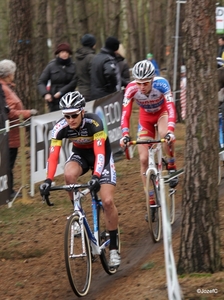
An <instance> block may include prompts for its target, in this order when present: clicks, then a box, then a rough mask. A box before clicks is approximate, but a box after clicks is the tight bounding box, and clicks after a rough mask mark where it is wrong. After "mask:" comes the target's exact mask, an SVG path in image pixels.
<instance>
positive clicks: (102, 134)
mask: <svg viewBox="0 0 224 300" xmlns="http://www.w3.org/2000/svg"><path fill="white" fill-rule="evenodd" d="M106 137H107V135H106V133H105V132H104V131H99V132H96V133H94V140H98V139H104V140H105V139H106Z"/></svg>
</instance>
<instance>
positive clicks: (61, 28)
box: [53, 0, 69, 47]
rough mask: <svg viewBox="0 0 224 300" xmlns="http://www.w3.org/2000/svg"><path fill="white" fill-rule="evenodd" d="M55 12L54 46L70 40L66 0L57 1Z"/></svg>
mask: <svg viewBox="0 0 224 300" xmlns="http://www.w3.org/2000/svg"><path fill="white" fill-rule="evenodd" d="M55 4H56V6H55V14H54V31H53V45H54V47H55V46H56V45H58V44H59V43H62V42H69V32H68V18H67V11H66V4H65V1H64V0H57V1H55Z"/></svg>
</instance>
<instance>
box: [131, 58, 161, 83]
mask: <svg viewBox="0 0 224 300" xmlns="http://www.w3.org/2000/svg"><path fill="white" fill-rule="evenodd" d="M132 75H133V77H134V79H135V80H144V79H152V78H153V76H154V75H155V67H154V66H153V64H152V63H151V61H149V60H142V61H139V62H137V63H136V64H135V65H134V67H133V69H132Z"/></svg>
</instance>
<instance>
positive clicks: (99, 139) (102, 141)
mask: <svg viewBox="0 0 224 300" xmlns="http://www.w3.org/2000/svg"><path fill="white" fill-rule="evenodd" d="M106 138H107V134H106V132H105V131H104V130H103V128H102V130H100V131H98V132H96V133H94V135H93V151H94V155H95V163H94V168H93V175H96V176H97V177H99V178H100V176H101V173H102V172H103V169H104V165H105V153H106V149H105V147H106Z"/></svg>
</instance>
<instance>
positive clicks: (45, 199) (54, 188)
mask: <svg viewBox="0 0 224 300" xmlns="http://www.w3.org/2000/svg"><path fill="white" fill-rule="evenodd" d="M78 189H84V190H82V191H81V192H80V193H81V194H82V195H83V196H85V195H87V194H88V193H90V192H91V189H90V185H89V184H66V185H58V186H51V188H50V191H67V192H72V191H76V190H78ZM43 202H46V203H47V205H48V206H53V205H54V203H53V202H51V201H50V199H49V195H44V196H43Z"/></svg>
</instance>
